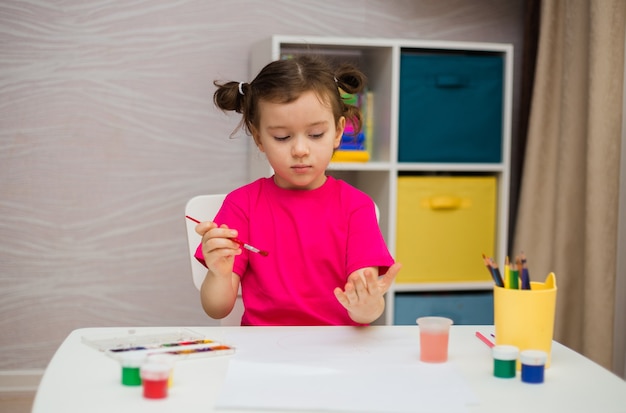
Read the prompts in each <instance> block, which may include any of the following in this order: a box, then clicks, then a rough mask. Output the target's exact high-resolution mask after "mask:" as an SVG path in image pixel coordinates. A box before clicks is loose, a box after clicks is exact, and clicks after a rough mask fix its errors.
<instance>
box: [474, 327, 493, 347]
mask: <svg viewBox="0 0 626 413" xmlns="http://www.w3.org/2000/svg"><path fill="white" fill-rule="evenodd" d="M476 337H478V339H479V340H480V341H482V342H483V343H485V344H486V345H488V346H489V348H491V347H493V346H495V344H494V343H493V342H492V341H491V340H489V339H488V338H487V337H485V336H484V335H483V334H482V333H481V332H480V331H477V332H476Z"/></svg>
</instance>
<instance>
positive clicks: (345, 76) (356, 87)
mask: <svg viewBox="0 0 626 413" xmlns="http://www.w3.org/2000/svg"><path fill="white" fill-rule="evenodd" d="M335 79H336V83H337V87H339V89H340V90H342V91H343V92H345V93H350V94H354V93H359V92H361V91H363V89H364V88H365V82H366V78H365V75H364V74H363V73H362V72H361V71H360V70H358V69H357V68H356V67H354V66H352V65H346V64H344V65H341V66H339V67H338V68H337V70H336V71H335ZM342 108H343V116H344V117H345V118H346V119H349V120H351V121H352V124H353V125H354V134H355V135H357V134H358V133H359V132H360V131H361V129H362V128H363V115H362V114H361V110H360V109H359V108H358V107H357V106H354V105H351V104H347V103H346V102H345V100H343V99H342Z"/></svg>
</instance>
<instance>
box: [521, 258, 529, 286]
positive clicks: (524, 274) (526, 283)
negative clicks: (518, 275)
mask: <svg viewBox="0 0 626 413" xmlns="http://www.w3.org/2000/svg"><path fill="white" fill-rule="evenodd" d="M520 262H521V264H522V290H530V274H529V273H528V264H527V263H526V255H525V254H524V253H523V252H522V253H521V254H520Z"/></svg>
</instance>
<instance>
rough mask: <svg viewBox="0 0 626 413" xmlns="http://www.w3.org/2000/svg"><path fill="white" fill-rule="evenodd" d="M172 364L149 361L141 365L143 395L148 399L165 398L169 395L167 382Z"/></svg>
mask: <svg viewBox="0 0 626 413" xmlns="http://www.w3.org/2000/svg"><path fill="white" fill-rule="evenodd" d="M170 370H171V366H168V365H167V364H163V363H153V362H148V363H146V364H144V365H142V366H141V382H142V384H143V397H145V398H146V399H164V398H166V397H167V388H168V386H167V382H168V379H169V377H170Z"/></svg>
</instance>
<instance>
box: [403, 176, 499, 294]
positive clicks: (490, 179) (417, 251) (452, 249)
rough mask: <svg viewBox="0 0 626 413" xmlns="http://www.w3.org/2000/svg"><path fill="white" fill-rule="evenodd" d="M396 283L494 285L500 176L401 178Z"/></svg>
mask: <svg viewBox="0 0 626 413" xmlns="http://www.w3.org/2000/svg"><path fill="white" fill-rule="evenodd" d="M397 222H398V224H397V239H396V260H397V261H399V262H400V263H402V265H403V267H402V271H400V274H398V277H397V278H396V282H398V283H416V282H467V281H492V278H491V277H490V276H489V272H488V271H487V269H486V268H485V266H484V264H483V261H482V254H486V255H487V256H494V249H495V247H494V245H495V236H496V235H495V234H496V178H495V177H494V176H480V177H473V176H472V177H467V176H455V177H421V176H419V177H415V176H410V177H399V178H398V221H397Z"/></svg>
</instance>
